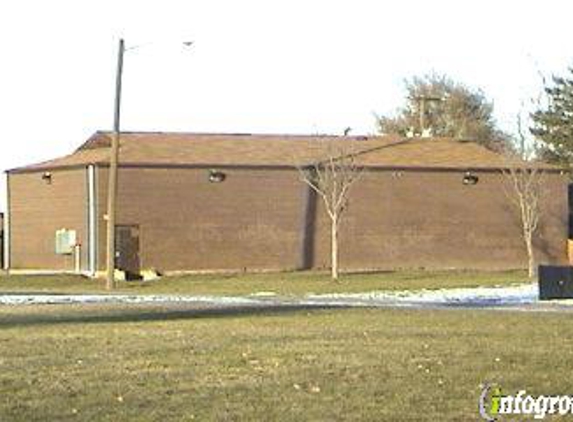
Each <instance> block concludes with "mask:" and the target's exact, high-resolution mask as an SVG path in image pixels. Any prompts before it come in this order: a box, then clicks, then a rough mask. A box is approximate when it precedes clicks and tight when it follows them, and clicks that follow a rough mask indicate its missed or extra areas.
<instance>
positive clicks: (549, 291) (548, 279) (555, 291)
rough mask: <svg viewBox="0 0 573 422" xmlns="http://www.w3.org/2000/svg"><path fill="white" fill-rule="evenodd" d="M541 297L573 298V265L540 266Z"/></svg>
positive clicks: (542, 298) (544, 298)
mask: <svg viewBox="0 0 573 422" xmlns="http://www.w3.org/2000/svg"><path fill="white" fill-rule="evenodd" d="M538 274H539V299H541V300H548V299H573V267H570V266H566V265H540V266H539V273H538Z"/></svg>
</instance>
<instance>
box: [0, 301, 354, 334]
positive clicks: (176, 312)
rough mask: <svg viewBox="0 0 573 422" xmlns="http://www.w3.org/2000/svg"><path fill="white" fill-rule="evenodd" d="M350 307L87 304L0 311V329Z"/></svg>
mask: <svg viewBox="0 0 573 422" xmlns="http://www.w3.org/2000/svg"><path fill="white" fill-rule="evenodd" d="M348 308H349V307H348V306H339V305H297V304H292V305H291V304H281V305H277V304H273V305H270V304H269V305H256V306H226V307H205V308H197V307H194V308H182V307H180V306H178V307H177V308H173V309H165V308H159V309H150V308H143V309H141V308H129V309H127V308H125V307H124V308H120V309H114V308H113V307H109V308H105V309H100V310H99V311H96V312H94V311H93V310H89V309H87V307H85V308H84V309H83V310H77V309H76V310H73V311H70V310H67V309H66V310H62V311H58V312H56V311H54V310H49V311H47V312H35V313H27V314H16V313H14V314H10V313H7V314H0V329H2V328H14V327H22V326H33V325H54V324H102V323H103V324H107V323H137V322H158V321H174V320H185V319H197V318H227V317H246V316H253V315H255V316H270V315H277V314H284V313H295V312H300V311H310V310H312V311H315V310H329V309H348Z"/></svg>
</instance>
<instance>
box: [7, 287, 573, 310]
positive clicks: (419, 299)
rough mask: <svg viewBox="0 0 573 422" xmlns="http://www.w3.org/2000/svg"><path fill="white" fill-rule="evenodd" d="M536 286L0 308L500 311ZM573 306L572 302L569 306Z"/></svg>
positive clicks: (40, 298) (31, 298)
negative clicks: (87, 306) (169, 306)
mask: <svg viewBox="0 0 573 422" xmlns="http://www.w3.org/2000/svg"><path fill="white" fill-rule="evenodd" d="M538 296H539V291H538V286H537V284H520V285H512V286H500V287H475V288H455V289H439V290H418V291H407V290H405V291H374V292H366V293H331V294H308V295H306V296H304V297H302V298H295V297H290V298H285V297H280V296H277V295H276V293H274V292H259V293H256V294H253V295H250V296H185V295H125V294H111V295H109V294H93V295H74V294H70V295H55V294H4V295H2V294H0V305H38V304H43V305H56V304H94V303H99V304H102V303H103V304H206V305H212V306H266V307H268V306H309V307H313V306H315V307H326V306H328V307H332V306H336V307H338V306H344V307H384V306H398V307H431V306H457V307H500V306H514V307H517V306H520V305H530V304H535V303H538ZM569 304H570V305H573V301H572V302H569Z"/></svg>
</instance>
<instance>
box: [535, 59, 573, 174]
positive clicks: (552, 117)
mask: <svg viewBox="0 0 573 422" xmlns="http://www.w3.org/2000/svg"><path fill="white" fill-rule="evenodd" d="M552 81H553V85H551V86H546V87H545V89H544V91H545V94H546V95H547V99H548V104H547V106H546V107H544V108H543V109H540V110H537V111H536V112H534V113H533V114H532V115H531V117H532V120H533V127H532V128H531V133H532V134H533V135H534V136H535V137H536V138H537V139H538V140H539V141H541V142H540V144H541V145H540V149H541V156H542V158H543V159H545V160H547V161H549V162H552V163H555V164H559V165H565V166H571V165H573V68H570V69H569V76H568V77H558V76H554V77H553V78H552Z"/></svg>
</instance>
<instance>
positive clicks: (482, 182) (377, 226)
mask: <svg viewBox="0 0 573 422" xmlns="http://www.w3.org/2000/svg"><path fill="white" fill-rule="evenodd" d="M477 174H478V175H479V182H478V183H477V184H476V185H473V186H466V185H463V183H462V177H463V172H461V171H460V172H414V171H411V172H391V171H384V172H375V173H370V174H365V175H364V177H363V179H362V180H361V181H360V182H359V183H358V184H356V185H355V189H354V190H353V191H352V198H351V203H350V206H349V209H348V213H347V214H346V216H345V218H344V220H343V222H342V229H341V231H342V233H341V238H342V240H341V265H342V266H343V267H346V268H356V269H358V268H360V269H365V268H372V267H376V268H400V267H425V268H482V269H508V268H523V267H525V266H526V263H527V260H526V255H525V249H524V245H523V241H522V237H521V226H520V222H519V219H518V214H517V213H516V209H515V208H514V205H513V204H511V203H510V201H509V199H508V196H507V195H506V190H505V187H504V185H505V183H506V181H504V179H503V178H502V176H501V175H500V174H495V173H477ZM546 182H547V185H546V193H545V195H544V200H543V203H544V210H543V212H542V221H541V225H540V229H539V233H538V234H539V236H538V237H539V239H538V240H537V241H536V245H535V246H536V253H537V257H538V260H539V262H541V263H554V264H556V263H565V262H566V237H567V212H568V211H567V207H568V206H567V195H566V190H567V181H566V179H565V177H563V176H559V175H550V176H547V179H546ZM317 216H318V220H317V230H316V241H315V247H314V249H313V250H314V255H315V266H318V267H327V266H328V263H329V243H328V239H329V238H328V236H329V231H328V229H329V228H328V226H327V224H326V221H325V219H324V218H323V217H324V212H323V209H322V204H321V203H320V202H319V204H318V211H317Z"/></svg>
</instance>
